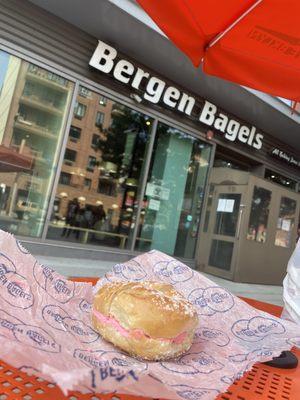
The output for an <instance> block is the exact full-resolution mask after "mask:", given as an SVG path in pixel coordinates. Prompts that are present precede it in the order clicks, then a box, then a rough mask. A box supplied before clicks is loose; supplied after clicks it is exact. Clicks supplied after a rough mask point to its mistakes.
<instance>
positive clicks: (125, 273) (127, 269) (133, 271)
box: [105, 260, 147, 281]
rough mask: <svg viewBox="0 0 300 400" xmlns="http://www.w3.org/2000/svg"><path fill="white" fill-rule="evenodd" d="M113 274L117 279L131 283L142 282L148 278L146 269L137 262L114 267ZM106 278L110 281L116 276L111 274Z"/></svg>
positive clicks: (133, 261) (132, 261)
mask: <svg viewBox="0 0 300 400" xmlns="http://www.w3.org/2000/svg"><path fill="white" fill-rule="evenodd" d="M113 272H114V274H115V275H116V277H117V278H121V279H125V280H129V281H141V280H142V279H144V278H146V276H147V273H146V272H145V270H144V268H143V267H142V266H141V265H140V264H139V263H138V262H137V261H135V260H131V261H128V262H126V264H116V265H114V266H113ZM105 276H106V278H107V279H108V280H113V279H114V276H113V275H111V274H106V275H105Z"/></svg>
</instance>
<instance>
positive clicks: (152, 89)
mask: <svg viewBox="0 0 300 400" xmlns="http://www.w3.org/2000/svg"><path fill="white" fill-rule="evenodd" d="M117 56H118V52H117V50H116V49H114V48H113V47H111V46H109V45H108V44H106V43H104V42H101V41H99V43H98V46H97V48H96V50H95V52H94V54H93V56H92V58H91V60H90V63H89V64H90V65H91V66H92V67H94V68H96V69H98V70H99V71H101V72H103V73H105V74H112V75H113V77H114V78H115V79H116V80H117V81H119V82H122V83H125V84H128V85H130V86H131V87H132V88H134V89H136V90H140V91H141V90H143V97H144V99H145V100H147V101H150V102H151V103H154V104H157V103H160V102H162V103H163V104H165V105H166V106H168V107H170V108H173V109H176V110H178V111H180V112H182V113H184V114H186V115H189V116H190V115H191V114H192V112H193V110H194V107H195V103H196V99H195V98H194V97H193V96H190V95H188V94H187V93H184V92H181V91H180V90H178V89H177V88H176V87H174V86H168V85H167V84H166V82H164V81H163V80H162V79H160V78H158V77H156V76H150V74H149V72H146V71H144V70H143V69H141V68H136V67H135V66H134V64H132V63H131V62H130V61H127V60H123V59H121V60H117ZM141 87H142V88H143V89H141ZM199 121H200V122H202V123H204V124H205V125H208V126H212V127H213V128H214V129H216V130H217V131H219V132H222V133H224V138H225V139H227V140H230V141H231V142H236V141H239V142H241V143H244V144H247V145H249V146H251V147H253V148H255V149H257V150H259V149H261V148H262V141H263V135H262V134H261V133H257V132H256V128H255V127H254V126H252V127H251V128H249V127H248V126H246V125H242V124H241V123H240V122H238V121H236V120H235V119H232V118H231V119H230V118H229V117H228V116H227V115H225V114H223V113H221V112H219V111H218V108H217V106H215V105H214V104H212V103H210V102H208V101H205V103H204V106H203V109H202V111H201V113H200V116H199Z"/></svg>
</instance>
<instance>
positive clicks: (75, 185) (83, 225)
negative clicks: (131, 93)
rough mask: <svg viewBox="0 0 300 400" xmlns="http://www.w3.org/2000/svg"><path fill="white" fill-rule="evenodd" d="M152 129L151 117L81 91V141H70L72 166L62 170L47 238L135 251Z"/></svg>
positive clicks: (78, 125)
mask: <svg viewBox="0 0 300 400" xmlns="http://www.w3.org/2000/svg"><path fill="white" fill-rule="evenodd" d="M79 102H80V103H82V104H81V107H79ZM83 110H84V113H83V112H82V111H83ZM78 115H81V119H79V118H78ZM95 121H96V123H97V125H98V126H95ZM151 127H152V119H151V118H149V117H147V116H146V115H144V114H141V113H139V112H136V111H134V110H132V109H130V108H128V107H125V106H123V105H121V104H119V103H116V102H114V101H112V100H109V99H107V98H105V97H104V96H102V95H100V94H98V93H95V92H93V91H90V90H88V89H85V88H83V87H80V89H79V94H78V103H77V105H76V107H75V113H74V118H73V120H72V129H73V130H74V129H75V130H76V131H77V130H79V131H80V132H81V135H80V140H78V141H77V142H73V141H72V140H71V138H70V136H69V138H68V143H67V148H66V155H65V158H66V157H67V159H69V160H70V159H71V160H72V165H67V164H66V163H64V164H63V166H62V170H61V174H60V180H59V184H58V187H57V192H56V199H55V206H54V208H53V212H52V216H51V222H50V224H49V229H48V234H47V238H49V239H56V240H57V239H60V240H61V239H63V240H65V241H71V242H80V243H88V244H93V245H103V246H112V247H119V248H130V245H131V240H132V235H133V228H134V219H135V215H136V211H137V206H138V200H139V193H140V187H141V178H142V177H143V169H144V160H145V155H146V152H147V146H148V143H149V138H150V132H151ZM70 151H72V152H73V153H70ZM75 153H76V157H75V156H74V154H75Z"/></svg>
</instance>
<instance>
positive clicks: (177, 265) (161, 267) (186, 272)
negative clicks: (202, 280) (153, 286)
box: [154, 260, 194, 283]
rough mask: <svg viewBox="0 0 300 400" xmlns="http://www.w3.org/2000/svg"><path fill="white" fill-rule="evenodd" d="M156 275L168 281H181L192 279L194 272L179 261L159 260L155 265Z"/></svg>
mask: <svg viewBox="0 0 300 400" xmlns="http://www.w3.org/2000/svg"><path fill="white" fill-rule="evenodd" d="M154 273H155V275H156V276H157V277H158V278H159V279H161V280H163V281H166V282H172V283H180V282H186V281H188V280H190V279H191V278H192V277H193V275H194V272H193V270H192V269H191V268H189V267H187V266H186V265H184V264H182V263H181V262H179V261H176V260H172V261H159V262H158V263H157V264H155V266H154Z"/></svg>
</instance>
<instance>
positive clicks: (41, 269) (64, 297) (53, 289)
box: [33, 263, 75, 304]
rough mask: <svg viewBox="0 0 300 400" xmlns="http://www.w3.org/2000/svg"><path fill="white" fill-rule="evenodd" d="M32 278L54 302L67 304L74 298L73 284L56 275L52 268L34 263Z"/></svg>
mask: <svg viewBox="0 0 300 400" xmlns="http://www.w3.org/2000/svg"><path fill="white" fill-rule="evenodd" d="M33 276H34V278H35V280H36V282H37V283H38V285H39V286H41V287H42V288H43V289H44V290H45V291H46V292H47V293H48V294H49V295H50V296H51V297H52V298H53V299H54V300H57V301H58V302H59V303H62V304H64V303H67V302H68V301H70V300H71V299H72V298H73V297H74V290H75V283H74V282H72V281H68V280H67V279H65V278H64V277H62V276H60V275H59V274H57V273H56V272H55V271H54V270H53V269H52V268H50V267H47V266H45V265H40V264H38V263H35V265H34V268H33Z"/></svg>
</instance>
